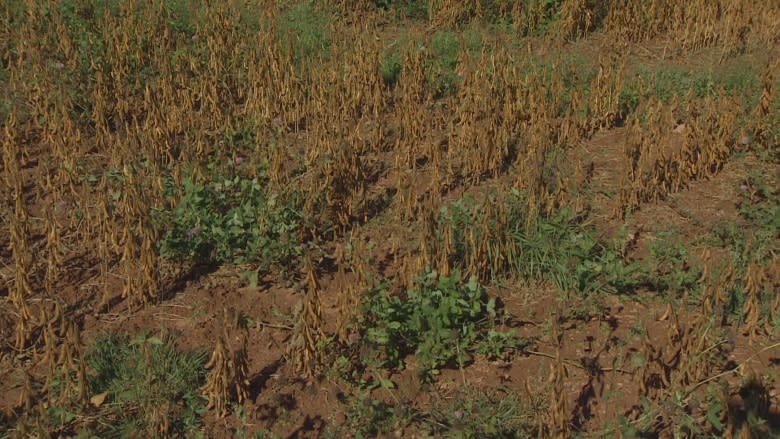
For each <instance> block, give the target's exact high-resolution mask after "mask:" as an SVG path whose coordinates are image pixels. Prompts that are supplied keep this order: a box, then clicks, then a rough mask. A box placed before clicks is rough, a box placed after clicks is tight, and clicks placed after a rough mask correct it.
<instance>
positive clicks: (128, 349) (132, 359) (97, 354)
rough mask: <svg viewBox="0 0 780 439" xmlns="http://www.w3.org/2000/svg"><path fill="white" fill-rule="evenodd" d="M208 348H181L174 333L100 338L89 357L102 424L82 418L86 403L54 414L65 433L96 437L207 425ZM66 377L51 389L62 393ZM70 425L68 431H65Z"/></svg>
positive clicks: (191, 430) (178, 431)
mask: <svg viewBox="0 0 780 439" xmlns="http://www.w3.org/2000/svg"><path fill="white" fill-rule="evenodd" d="M205 360H206V352H205V351H193V352H181V351H178V350H176V348H175V342H174V340H173V339H172V338H171V337H165V338H162V339H161V338H158V337H155V336H151V335H149V334H148V333H144V332H142V333H139V334H138V335H136V336H135V337H134V338H132V339H131V338H129V337H128V336H127V335H117V334H109V335H105V336H103V337H101V338H98V339H97V340H95V341H94V342H93V343H92V345H91V347H90V348H89V349H88V351H87V352H86V354H85V356H84V361H85V363H86V366H87V368H88V371H89V376H88V388H89V394H90V395H92V400H91V401H92V404H93V405H94V406H95V407H94V408H96V409H97V410H98V411H99V413H100V418H101V420H102V421H101V422H100V423H91V422H89V419H91V417H89V416H87V417H83V416H81V412H82V411H83V410H84V408H82V407H76V406H71V405H54V406H51V407H49V409H48V414H49V416H50V419H51V420H52V422H53V423H54V424H55V425H54V426H55V427H56V428H57V429H59V430H60V431H67V430H68V428H67V426H68V425H72V426H74V427H75V426H77V425H78V426H79V427H78V428H80V430H79V431H80V432H81V433H80V434H82V435H83V434H87V433H88V436H80V437H94V436H95V435H97V436H112V437H119V436H121V437H135V436H136V435H137V434H138V433H139V432H146V433H145V434H148V435H150V437H151V436H157V435H164V436H170V435H183V434H188V433H189V434H192V433H195V432H196V431H197V430H199V429H200V427H201V415H202V414H203V413H204V412H205V405H204V403H205V401H204V400H203V397H202V396H201V395H200V393H199V388H200V386H201V385H202V384H203V382H204V381H205V373H206V371H205V368H204V364H205ZM59 383H60V377H55V379H54V380H53V383H52V386H51V389H52V391H53V392H54V394H55V395H56V394H57V392H58V389H59V388H60V384H59ZM63 428H65V430H62V429H63Z"/></svg>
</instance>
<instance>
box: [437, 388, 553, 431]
mask: <svg viewBox="0 0 780 439" xmlns="http://www.w3.org/2000/svg"><path fill="white" fill-rule="evenodd" d="M545 406H546V401H545V400H544V398H543V397H542V396H541V395H539V396H538V397H534V396H533V395H527V396H525V395H524V396H521V395H519V394H517V393H516V392H514V391H512V390H509V389H483V388H476V387H473V386H465V387H462V388H460V389H458V390H457V391H456V392H455V394H454V395H452V396H451V397H448V398H447V399H446V400H443V399H439V400H437V401H436V402H435V403H434V407H433V408H432V409H431V413H430V415H429V416H427V417H426V418H424V421H423V424H424V425H425V427H427V429H428V431H429V432H430V433H431V434H433V435H435V436H438V437H452V438H476V437H480V438H511V437H537V436H538V435H539V434H540V432H539V431H538V425H537V424H536V423H535V422H534V420H535V419H537V416H538V415H539V414H541V413H542V412H543V411H544V410H545Z"/></svg>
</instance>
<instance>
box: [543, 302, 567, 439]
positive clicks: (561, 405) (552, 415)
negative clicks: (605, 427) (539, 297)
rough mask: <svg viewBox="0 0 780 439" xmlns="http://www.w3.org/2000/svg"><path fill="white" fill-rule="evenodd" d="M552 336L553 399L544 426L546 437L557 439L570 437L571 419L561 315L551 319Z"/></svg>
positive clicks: (551, 374) (550, 384)
mask: <svg viewBox="0 0 780 439" xmlns="http://www.w3.org/2000/svg"><path fill="white" fill-rule="evenodd" d="M550 327H551V329H552V331H551V334H550V336H551V337H552V339H553V340H552V341H553V342H554V343H555V359H554V360H553V362H552V363H550V374H549V376H548V378H547V383H548V384H549V386H550V391H551V393H552V395H553V396H552V399H551V401H550V412H549V416H548V417H547V419H546V422H545V425H544V431H545V435H546V436H548V437H553V438H556V439H563V438H566V437H569V433H570V429H571V426H570V422H569V421H570V419H569V412H568V409H567V403H566V398H567V397H566V388H565V386H564V382H565V380H566V378H567V377H568V371H567V370H566V366H565V365H564V363H563V354H562V350H563V332H561V326H560V314H557V315H553V316H551V317H550Z"/></svg>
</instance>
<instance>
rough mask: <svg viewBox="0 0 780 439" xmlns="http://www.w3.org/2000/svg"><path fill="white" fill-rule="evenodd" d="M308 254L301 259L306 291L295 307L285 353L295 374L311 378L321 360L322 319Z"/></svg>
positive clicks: (314, 275) (316, 372)
mask: <svg viewBox="0 0 780 439" xmlns="http://www.w3.org/2000/svg"><path fill="white" fill-rule="evenodd" d="M314 270H315V269H314V265H313V263H312V260H311V256H310V255H308V254H307V255H306V256H305V259H304V271H305V273H306V293H305V296H304V297H303V300H302V301H301V302H300V304H299V305H298V306H297V308H296V311H295V319H296V323H295V327H294V329H293V334H292V337H291V339H290V342H289V344H288V346H287V353H286V357H287V358H288V359H289V361H290V363H291V366H292V367H293V370H294V372H295V373H296V374H298V375H300V376H302V377H304V378H306V379H312V378H315V377H316V376H317V374H318V373H319V369H320V367H321V366H322V364H323V360H324V354H323V351H322V345H321V344H322V342H323V341H324V340H325V332H324V331H323V328H322V326H323V321H322V302H321V300H320V285H319V282H318V281H317V275H316V273H315V271H314Z"/></svg>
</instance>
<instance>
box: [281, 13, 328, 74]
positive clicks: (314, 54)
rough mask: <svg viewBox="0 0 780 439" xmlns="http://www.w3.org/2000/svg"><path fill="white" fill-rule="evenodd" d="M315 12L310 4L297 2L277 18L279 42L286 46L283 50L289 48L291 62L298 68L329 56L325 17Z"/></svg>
mask: <svg viewBox="0 0 780 439" xmlns="http://www.w3.org/2000/svg"><path fill="white" fill-rule="evenodd" d="M319 8H320V6H317V4H316V2H314V1H311V0H303V1H298V2H295V3H293V4H292V5H291V6H290V7H289V8H288V9H287V10H285V11H284V13H283V14H282V16H281V17H280V22H279V30H278V32H279V40H280V41H283V42H285V43H286V44H284V45H283V46H284V47H283V48H285V49H288V48H289V50H290V51H291V54H292V57H293V61H294V62H295V65H296V66H298V67H299V68H300V67H302V66H304V65H306V64H308V63H309V62H311V61H312V60H316V59H321V58H325V57H327V56H328V55H329V49H330V46H331V35H330V30H329V29H328V20H329V16H328V14H327V12H326V11H323V10H321V9H319Z"/></svg>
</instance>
